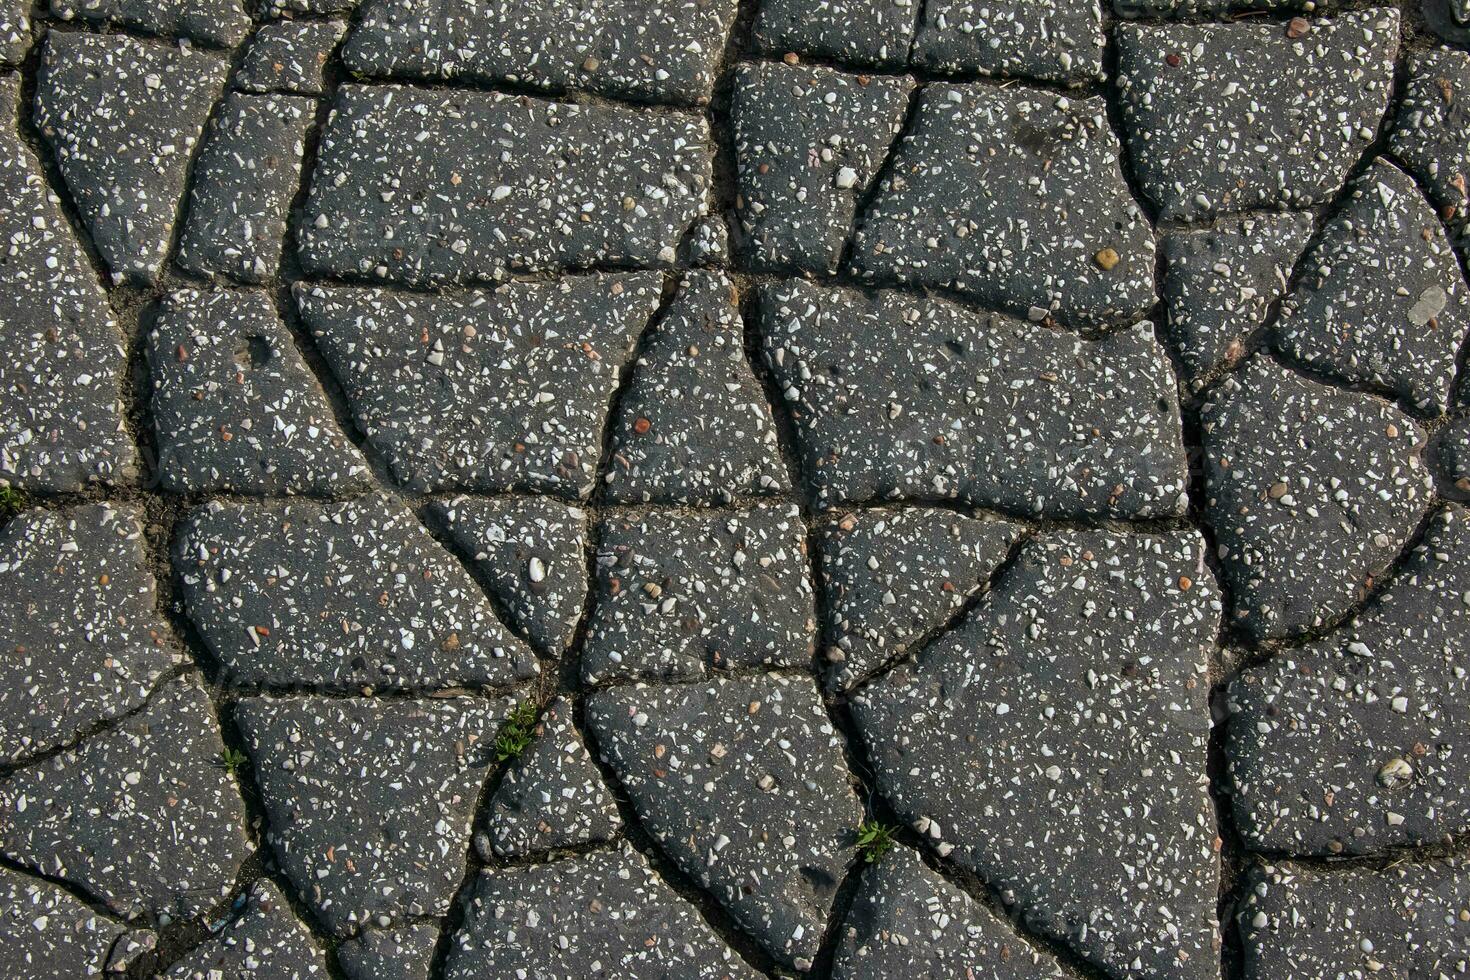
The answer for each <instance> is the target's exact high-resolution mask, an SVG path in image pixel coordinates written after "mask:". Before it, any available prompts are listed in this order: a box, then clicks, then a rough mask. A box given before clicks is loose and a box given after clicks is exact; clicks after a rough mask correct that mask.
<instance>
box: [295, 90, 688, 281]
mask: <svg viewBox="0 0 1470 980" xmlns="http://www.w3.org/2000/svg"><path fill="white" fill-rule="evenodd" d="M709 142H710V139H709V124H708V122H707V121H706V120H705V118H704V117H703V116H699V115H695V114H692V113H678V112H653V111H646V110H639V109H632V108H626V107H622V106H612V105H606V104H591V105H579V104H572V103H565V102H548V101H544V100H541V99H535V98H531V97H529V96H518V95H505V94H500V93H493V92H469V91H458V90H450V91H432V90H423V89H413V88H404V87H401V86H394V85H380V86H360V85H348V86H344V87H343V88H342V89H341V90H340V91H339V92H338V94H337V101H336V105H335V107H334V109H333V111H332V115H331V118H330V119H329V120H328V121H327V126H326V130H325V132H324V134H323V136H322V142H321V154H320V158H319V160H318V163H317V167H316V172H315V174H314V175H313V177H312V187H311V196H310V199H309V200H308V202H307V205H306V213H305V215H304V221H303V223H302V225H301V227H300V229H299V236H300V240H301V257H302V262H303V264H304V265H305V266H306V267H307V270H308V271H310V272H314V273H319V274H322V275H337V276H370V277H372V278H376V279H387V280H392V281H395V282H402V283H408V284H411V285H434V284H438V283H446V282H463V281H468V280H475V281H484V280H492V279H501V278H504V277H505V276H506V275H507V274H510V273H516V272H539V271H553V270H557V269H562V268H586V267H590V266H594V265H596V266H646V265H658V266H670V265H673V264H674V261H675V259H676V258H677V251H676V250H677V246H678V245H679V243H680V241H681V240H682V239H683V238H684V234H685V231H686V230H687V229H688V228H689V227H690V225H692V224H693V223H694V221H695V219H697V218H699V217H701V216H703V215H704V214H706V213H707V212H708V210H709V200H708V198H709V188H710V182H711V176H710V168H711V162H710V148H709Z"/></svg>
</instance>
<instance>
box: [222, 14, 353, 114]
mask: <svg viewBox="0 0 1470 980" xmlns="http://www.w3.org/2000/svg"><path fill="white" fill-rule="evenodd" d="M346 33H347V22H346V21H342V20H304V21H295V20H278V21H273V22H272V23H269V24H265V25H263V26H262V27H261V28H260V29H259V30H257V31H256V32H255V34H254V36H252V37H251V38H250V43H249V44H247V45H246V46H245V53H244V55H242V56H241V58H240V66H239V67H238V68H236V69H235V76H234V79H233V84H234V86H235V87H236V88H238V89H242V90H244V91H246V92H261V93H266V92H290V93H292V94H295V95H321V94H322V93H323V92H325V91H326V81H325V79H324V78H323V74H322V69H323V67H324V66H325V65H326V63H327V61H328V59H330V58H331V56H332V52H333V51H335V50H336V48H337V45H338V44H339V43H340V42H341V40H342V37H343V35H344V34H346Z"/></svg>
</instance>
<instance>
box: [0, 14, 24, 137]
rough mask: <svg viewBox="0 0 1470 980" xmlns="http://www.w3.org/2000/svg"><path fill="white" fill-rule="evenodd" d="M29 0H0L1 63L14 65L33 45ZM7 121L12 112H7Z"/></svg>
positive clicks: (17, 63) (7, 65) (19, 61)
mask: <svg viewBox="0 0 1470 980" xmlns="http://www.w3.org/2000/svg"><path fill="white" fill-rule="evenodd" d="M30 11H31V4H30V2H29V0H0V65H4V66H6V67H14V66H15V65H19V64H20V63H21V61H22V60H23V59H24V58H25V55H26V50H27V49H28V48H30V46H31V17H30ZM5 119H6V120H7V122H8V121H9V119H10V113H9V112H8V111H7V112H6V113H5Z"/></svg>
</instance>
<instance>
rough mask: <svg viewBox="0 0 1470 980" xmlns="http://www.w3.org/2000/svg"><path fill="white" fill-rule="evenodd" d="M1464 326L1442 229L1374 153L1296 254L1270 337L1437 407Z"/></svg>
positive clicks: (1460, 293) (1461, 298) (1421, 406)
mask: <svg viewBox="0 0 1470 980" xmlns="http://www.w3.org/2000/svg"><path fill="white" fill-rule="evenodd" d="M1467 330H1470V296H1467V288H1466V285H1465V279H1464V276H1463V275H1462V274H1461V272H1460V262H1459V259H1457V258H1456V257H1455V253H1454V252H1453V251H1452V250H1451V249H1450V244H1449V242H1448V241H1447V240H1446V239H1445V234H1444V229H1443V228H1442V227H1441V226H1440V223H1439V220H1438V219H1437V218H1436V217H1435V214H1434V211H1433V210H1432V209H1431V208H1430V206H1429V202H1428V201H1426V200H1425V199H1424V197H1423V195H1422V194H1420V193H1419V189H1418V188H1417V187H1416V186H1414V181H1413V180H1411V179H1410V178H1409V176H1408V175H1407V174H1405V173H1404V172H1403V171H1402V170H1399V169H1398V168H1397V167H1395V166H1394V165H1393V164H1391V163H1386V162H1384V161H1382V160H1379V161H1376V162H1375V163H1374V164H1373V166H1372V167H1370V168H1369V169H1368V171H1367V172H1366V173H1364V174H1363V175H1362V176H1361V177H1359V178H1358V180H1357V181H1356V182H1355V183H1354V184H1353V187H1352V191H1351V194H1350V196H1349V198H1348V200H1347V202H1346V203H1345V205H1344V206H1343V208H1342V210H1341V211H1339V212H1338V214H1337V215H1336V217H1334V218H1333V219H1332V220H1331V221H1329V222H1328V223H1327V226H1326V227H1325V228H1324V229H1323V231H1322V234H1321V236H1320V237H1319V239H1318V241H1317V244H1316V245H1315V246H1314V247H1313V249H1312V251H1311V252H1310V253H1309V254H1308V256H1307V258H1306V259H1305V260H1304V262H1303V263H1302V275H1301V277H1300V280H1299V282H1298V283H1297V286H1296V289H1295V290H1293V291H1292V293H1291V295H1289V296H1287V298H1286V300H1285V302H1284V303H1283V304H1282V308H1281V316H1280V318H1279V319H1278V321H1277V324H1276V344H1277V346H1278V347H1280V348H1281V349H1282V350H1284V351H1286V352H1287V353H1288V354H1290V355H1291V356H1293V357H1295V358H1298V359H1300V360H1301V361H1302V362H1304V363H1306V364H1308V365H1310V366H1311V367H1313V368H1316V369H1317V370H1320V371H1323V372H1325V373H1327V374H1332V375H1335V376H1337V377H1339V378H1342V379H1343V380H1345V381H1348V382H1353V383H1357V384H1367V385H1372V386H1374V387H1377V388H1383V389H1387V390H1389V391H1390V392H1392V393H1393V394H1394V395H1396V396H1397V397H1399V398H1402V399H1404V400H1405V401H1406V402H1408V403H1409V404H1410V405H1412V406H1413V407H1414V408H1416V409H1418V410H1419V411H1421V412H1425V413H1428V414H1436V415H1437V414H1439V413H1440V412H1443V411H1444V409H1445V408H1446V407H1447V406H1448V405H1449V404H1450V386H1451V385H1452V383H1453V382H1454V377H1455V358H1456V355H1457V354H1458V352H1459V350H1460V345H1461V342H1462V341H1463V340H1464V338H1465V334H1466V331H1467Z"/></svg>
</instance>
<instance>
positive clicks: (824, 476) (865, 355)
mask: <svg viewBox="0 0 1470 980" xmlns="http://www.w3.org/2000/svg"><path fill="white" fill-rule="evenodd" d="M761 328H762V336H763V337H764V339H765V354H766V359H767V361H768V363H769V364H770V367H771V370H772V371H773V373H774V374H775V378H776V383H777V386H778V387H779V388H780V389H781V390H782V392H783V396H784V398H785V400H786V402H787V405H788V407H789V409H790V411H791V413H792V418H793V421H794V423H795V427H796V435H797V451H798V455H799V457H800V459H801V461H802V465H803V468H804V469H805V472H806V479H807V481H808V483H809V485H810V488H811V492H812V494H813V495H814V497H815V499H816V501H817V503H818V504H819V505H820V506H823V507H827V506H832V505H835V504H844V503H864V502H873V501H880V500H896V499H906V500H915V501H924V500H955V501H959V502H963V503H968V504H974V505H978V506H986V507H996V508H1000V509H1003V510H1007V511H1012V512H1015V513H1022V514H1032V515H1036V516H1044V517H1069V518H1080V517H1091V518H1099V517H1124V518H1148V517H1165V516H1177V515H1182V514H1183V513H1184V511H1185V509H1186V497H1185V486H1186V472H1185V470H1186V467H1185V458H1184V446H1183V431H1182V427H1181V422H1180V415H1179V404H1178V396H1177V387H1178V386H1177V382H1176V380H1175V378H1174V374H1173V372H1172V371H1171V370H1170V369H1169V365H1168V355H1167V354H1166V353H1165V352H1164V351H1163V349H1162V348H1161V347H1160V346H1159V345H1158V343H1157V341H1155V340H1154V337H1153V332H1152V329H1151V328H1150V327H1149V325H1148V324H1146V323H1144V324H1139V325H1138V326H1136V327H1134V328H1132V329H1125V330H1118V331H1115V332H1113V333H1111V334H1109V335H1108V336H1107V337H1105V338H1104V339H1102V340H1101V341H1097V342H1092V341H1087V340H1083V339H1082V338H1080V337H1078V336H1077V335H1076V334H1072V333H1068V332H1065V331H1060V330H1053V329H1048V328H1046V327H1043V326H1038V325H1034V324H1028V323H1023V322H1021V321H1019V320H1012V319H1009V318H1007V317H1005V316H1002V315H998V314H980V313H976V312H973V311H970V310H968V309H965V308H963V307H960V306H956V305H954V304H952V303H947V302H944V301H940V300H934V299H928V298H919V297H915V296H912V295H907V294H899V293H892V292H883V293H865V292H859V291H856V290H851V289H828V288H824V287H820V286H815V285H812V284H809V283H804V282H799V281H795V280H792V281H788V282H783V283H776V284H772V285H768V286H764V287H762V290H761Z"/></svg>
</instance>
